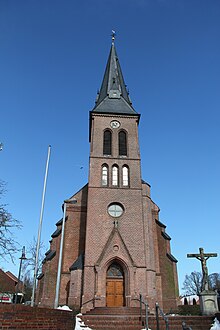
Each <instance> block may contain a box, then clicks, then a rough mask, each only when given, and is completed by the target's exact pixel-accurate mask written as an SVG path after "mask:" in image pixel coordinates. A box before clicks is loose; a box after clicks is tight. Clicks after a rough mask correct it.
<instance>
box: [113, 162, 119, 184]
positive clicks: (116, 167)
mask: <svg viewBox="0 0 220 330" xmlns="http://www.w3.org/2000/svg"><path fill="white" fill-rule="evenodd" d="M112 185H113V186H118V166H116V165H113V166H112Z"/></svg>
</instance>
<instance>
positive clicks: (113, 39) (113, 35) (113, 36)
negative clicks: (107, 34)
mask: <svg viewBox="0 0 220 330" xmlns="http://www.w3.org/2000/svg"><path fill="white" fill-rule="evenodd" d="M111 36H112V44H113V45H114V42H115V36H116V33H115V31H114V30H112V34H111Z"/></svg>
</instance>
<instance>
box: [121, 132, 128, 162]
mask: <svg viewBox="0 0 220 330" xmlns="http://www.w3.org/2000/svg"><path fill="white" fill-rule="evenodd" d="M119 156H127V135H126V133H125V132H124V131H121V132H119Z"/></svg>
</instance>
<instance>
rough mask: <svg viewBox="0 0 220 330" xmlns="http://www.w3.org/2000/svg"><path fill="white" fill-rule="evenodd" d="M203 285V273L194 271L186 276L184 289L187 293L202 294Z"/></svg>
mask: <svg viewBox="0 0 220 330" xmlns="http://www.w3.org/2000/svg"><path fill="white" fill-rule="evenodd" d="M201 286H202V273H201V272H196V271H194V272H192V273H191V274H190V275H186V276H185V280H184V282H183V288H182V290H183V291H184V293H185V294H186V295H192V294H196V295H198V294H200V292H201Z"/></svg>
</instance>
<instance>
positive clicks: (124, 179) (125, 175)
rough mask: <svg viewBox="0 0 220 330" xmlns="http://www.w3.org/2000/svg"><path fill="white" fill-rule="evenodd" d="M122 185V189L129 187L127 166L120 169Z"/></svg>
mask: <svg viewBox="0 0 220 330" xmlns="http://www.w3.org/2000/svg"><path fill="white" fill-rule="evenodd" d="M122 185H123V186H124V187H127V186H128V185H129V169H128V167H127V166H123V167H122Z"/></svg>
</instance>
